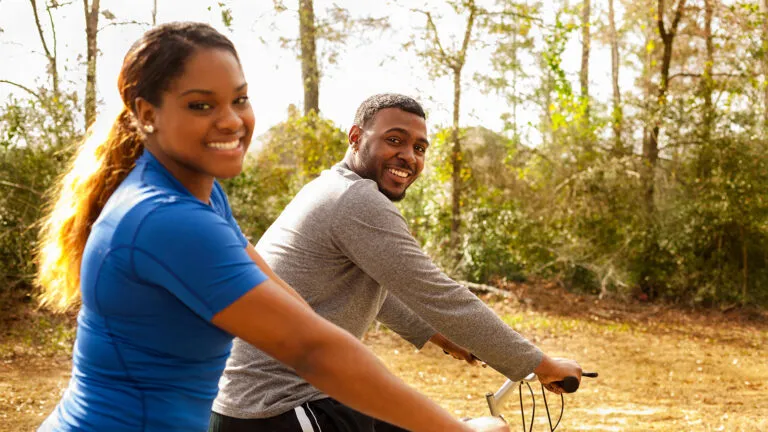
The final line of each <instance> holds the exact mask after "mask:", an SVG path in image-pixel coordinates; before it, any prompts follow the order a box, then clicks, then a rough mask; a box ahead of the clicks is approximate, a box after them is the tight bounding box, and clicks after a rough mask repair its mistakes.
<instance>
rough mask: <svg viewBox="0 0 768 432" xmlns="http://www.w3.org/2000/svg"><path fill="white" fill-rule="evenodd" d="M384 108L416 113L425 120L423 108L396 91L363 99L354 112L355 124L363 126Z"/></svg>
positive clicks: (410, 98)
mask: <svg viewBox="0 0 768 432" xmlns="http://www.w3.org/2000/svg"><path fill="white" fill-rule="evenodd" d="M386 108H399V109H401V110H403V111H405V112H408V113H411V114H416V115H417V116H419V117H421V118H423V119H425V120H426V118H427V115H426V114H424V108H422V107H421V104H419V103H418V102H416V100H415V99H413V98H412V97H409V96H405V95H401V94H397V93H382V94H377V95H373V96H371V97H369V98H368V99H366V100H364V101H363V103H362V104H360V107H359V108H357V112H356V113H355V124H356V125H358V126H360V127H364V126H365V125H366V124H367V123H368V122H369V121H371V119H373V117H374V116H375V115H376V113H378V112H379V111H381V110H383V109H386Z"/></svg>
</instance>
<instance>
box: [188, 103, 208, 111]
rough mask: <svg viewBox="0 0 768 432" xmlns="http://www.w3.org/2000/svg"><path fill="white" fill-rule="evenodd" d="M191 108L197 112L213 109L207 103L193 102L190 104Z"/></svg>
mask: <svg viewBox="0 0 768 432" xmlns="http://www.w3.org/2000/svg"><path fill="white" fill-rule="evenodd" d="M189 108H190V109H193V110H196V111H205V110H209V109H211V104H209V103H206V102H192V103H190V104H189Z"/></svg>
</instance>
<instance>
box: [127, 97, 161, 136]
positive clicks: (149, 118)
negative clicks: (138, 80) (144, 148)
mask: <svg viewBox="0 0 768 432" xmlns="http://www.w3.org/2000/svg"><path fill="white" fill-rule="evenodd" d="M133 105H134V106H135V107H136V118H137V119H138V121H139V128H141V129H142V130H146V129H147V128H148V127H149V128H150V129H152V130H157V125H156V124H155V119H156V115H157V113H156V108H155V106H154V105H152V104H151V103H150V102H149V101H148V100H146V99H144V98H141V97H137V98H136V100H134V101H133Z"/></svg>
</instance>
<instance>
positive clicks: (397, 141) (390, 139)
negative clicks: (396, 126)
mask: <svg viewBox="0 0 768 432" xmlns="http://www.w3.org/2000/svg"><path fill="white" fill-rule="evenodd" d="M387 141H389V142H391V143H392V144H400V138H395V137H390V138H387Z"/></svg>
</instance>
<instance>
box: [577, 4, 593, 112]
mask: <svg viewBox="0 0 768 432" xmlns="http://www.w3.org/2000/svg"><path fill="white" fill-rule="evenodd" d="M589 16H590V0H584V4H583V5H582V9H581V72H580V73H579V82H580V84H581V98H582V101H583V102H582V103H585V104H587V107H586V110H585V120H586V123H587V124H589V48H590V26H589Z"/></svg>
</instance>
